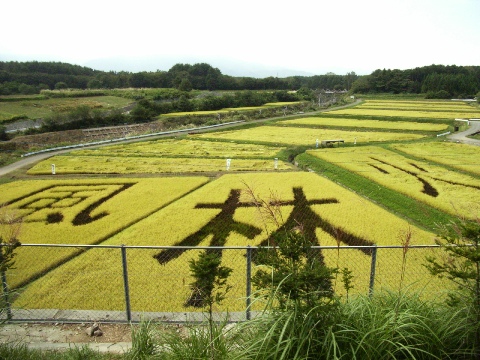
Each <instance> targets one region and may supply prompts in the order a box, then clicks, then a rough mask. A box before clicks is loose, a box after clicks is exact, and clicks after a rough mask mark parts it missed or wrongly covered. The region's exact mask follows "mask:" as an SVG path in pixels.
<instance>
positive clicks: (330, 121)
mask: <svg viewBox="0 0 480 360" xmlns="http://www.w3.org/2000/svg"><path fill="white" fill-rule="evenodd" d="M278 124H286V125H307V126H337V127H353V128H371V129H387V130H414V131H442V130H445V129H447V128H448V125H445V124H432V123H417V122H411V121H388V120H387V121H379V120H361V119H358V120H355V119H340V118H328V117H307V118H302V119H295V120H284V121H280V122H279V123H278Z"/></svg>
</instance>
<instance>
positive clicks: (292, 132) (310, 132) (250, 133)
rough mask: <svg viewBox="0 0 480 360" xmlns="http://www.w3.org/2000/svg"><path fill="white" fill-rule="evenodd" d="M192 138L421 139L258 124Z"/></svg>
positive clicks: (294, 141) (301, 141)
mask: <svg viewBox="0 0 480 360" xmlns="http://www.w3.org/2000/svg"><path fill="white" fill-rule="evenodd" d="M192 137H194V138H198V139H201V138H210V139H226V140H232V141H252V142H265V143H270V144H273V145H279V144H284V145H312V146H315V144H316V140H317V139H319V140H320V141H321V140H331V139H343V140H344V141H345V142H350V143H354V142H355V141H357V143H364V142H381V141H400V140H415V139H421V138H423V137H424V135H419V134H406V133H398V132H395V133H393V132H392V133H389V132H380V131H345V130H331V129H313V128H295V127H280V126H259V127H254V128H250V129H243V130H235V131H220V132H215V133H209V134H199V135H192Z"/></svg>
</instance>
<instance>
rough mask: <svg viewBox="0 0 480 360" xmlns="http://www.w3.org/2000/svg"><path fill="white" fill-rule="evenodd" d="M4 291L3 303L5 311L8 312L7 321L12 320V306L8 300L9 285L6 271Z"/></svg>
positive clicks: (4, 274) (3, 273) (3, 281)
mask: <svg viewBox="0 0 480 360" xmlns="http://www.w3.org/2000/svg"><path fill="white" fill-rule="evenodd" d="M2 289H3V303H4V306H5V310H6V311H7V319H8V320H12V309H11V306H10V301H9V299H8V284H7V275H6V273H5V271H2Z"/></svg>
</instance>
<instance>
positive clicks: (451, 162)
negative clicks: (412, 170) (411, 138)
mask: <svg viewBox="0 0 480 360" xmlns="http://www.w3.org/2000/svg"><path fill="white" fill-rule="evenodd" d="M390 147H392V148H394V149H396V150H400V151H403V152H405V153H407V154H410V155H413V156H416V157H418V158H419V159H426V160H429V161H433V162H436V163H440V164H444V165H448V166H451V167H454V168H457V169H460V170H464V171H468V172H471V173H474V174H477V175H480V159H479V148H478V146H473V145H466V144H456V143H452V142H424V143H415V144H392V145H391V146H390Z"/></svg>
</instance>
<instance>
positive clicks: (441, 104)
mask: <svg viewBox="0 0 480 360" xmlns="http://www.w3.org/2000/svg"><path fill="white" fill-rule="evenodd" d="M357 108H359V109H366V108H377V109H390V108H393V109H412V110H445V111H466V112H469V111H475V110H476V109H475V108H474V107H472V106H471V105H468V104H466V103H465V102H460V101H459V102H452V101H450V100H448V101H392V100H366V101H365V102H364V103H363V104H361V105H360V106H357Z"/></svg>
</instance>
